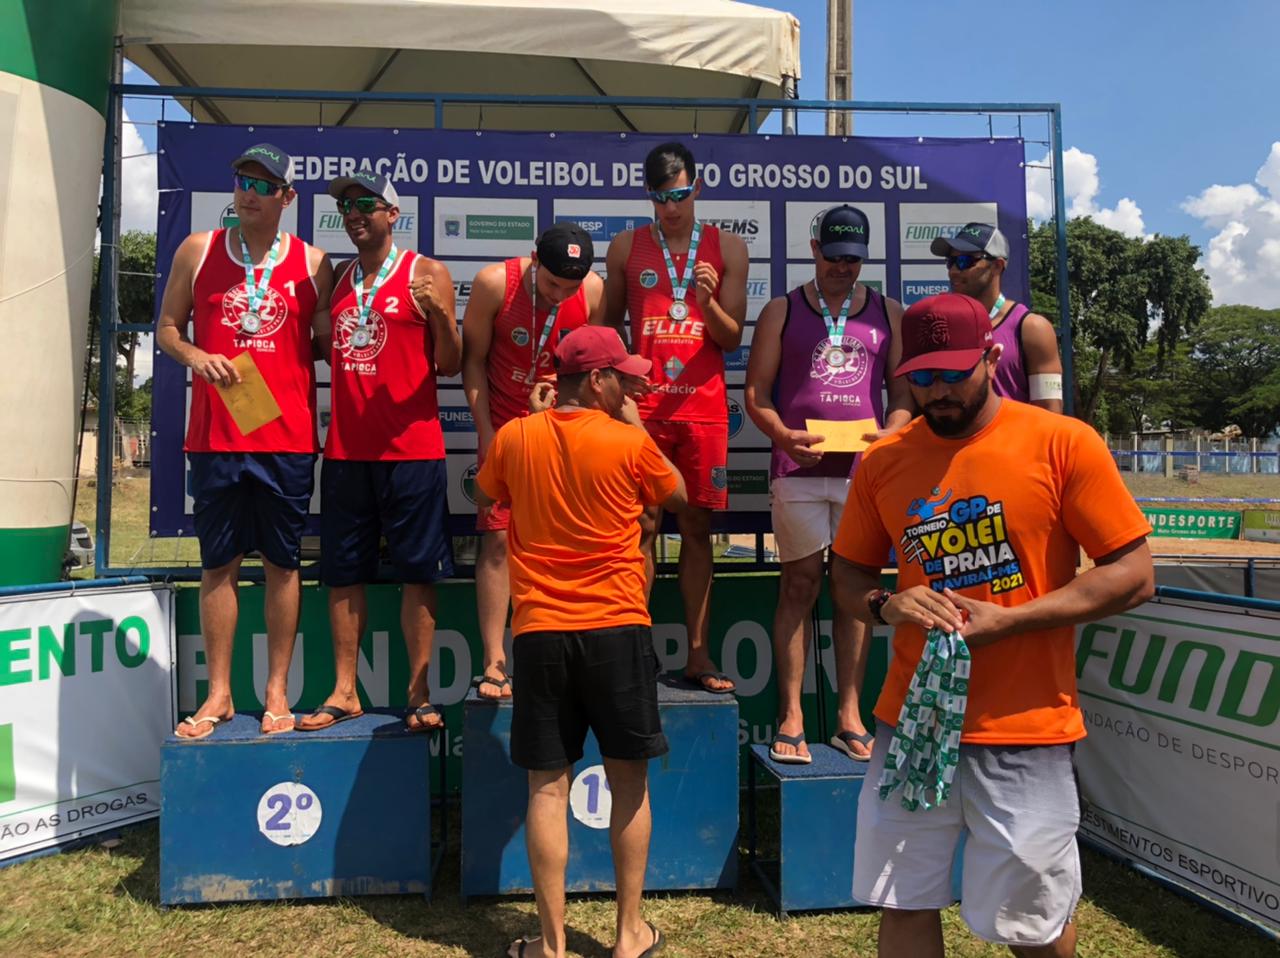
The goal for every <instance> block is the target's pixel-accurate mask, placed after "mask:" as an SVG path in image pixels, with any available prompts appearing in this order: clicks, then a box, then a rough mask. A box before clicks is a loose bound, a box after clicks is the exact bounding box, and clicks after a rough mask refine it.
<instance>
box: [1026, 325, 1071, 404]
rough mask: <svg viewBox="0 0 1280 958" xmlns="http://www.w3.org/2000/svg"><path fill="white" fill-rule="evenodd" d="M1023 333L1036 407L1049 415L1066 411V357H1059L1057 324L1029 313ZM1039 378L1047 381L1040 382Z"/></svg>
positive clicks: (1033, 399)
mask: <svg viewBox="0 0 1280 958" xmlns="http://www.w3.org/2000/svg"><path fill="white" fill-rule="evenodd" d="M1019 333H1020V334H1021V336H1022V356H1023V361H1024V362H1025V363H1026V367H1027V383H1028V386H1029V388H1030V392H1031V402H1032V404H1033V405H1036V406H1039V407H1040V408H1042V409H1047V410H1049V412H1058V413H1060V412H1062V387H1063V382H1062V357H1060V356H1059V355H1058V335H1057V333H1055V332H1054V331H1053V324H1052V323H1050V322H1049V320H1047V319H1046V318H1045V317H1043V316H1041V315H1040V314H1039V313H1028V314H1027V315H1026V316H1024V317H1023V318H1022V328H1021V330H1019ZM1036 376H1043V377H1045V378H1044V379H1041V380H1039V381H1037V380H1036V379H1035V377H1036ZM1037 397H1040V398H1037Z"/></svg>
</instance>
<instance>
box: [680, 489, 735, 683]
mask: <svg viewBox="0 0 1280 958" xmlns="http://www.w3.org/2000/svg"><path fill="white" fill-rule="evenodd" d="M676 525H677V526H678V527H679V528H680V566H679V570H680V595H681V597H682V598H683V599H684V623H685V629H686V631H687V632H688V636H689V661H688V662H687V663H686V665H685V667H684V674H685V676H686V677H688V678H694V677H695V676H697V675H698V673H700V672H714V671H716V666H715V663H714V662H712V661H711V652H710V648H709V635H710V632H711V572H712V559H711V510H710V509H703V508H700V507H698V506H690V507H689V508H687V509H685V510H684V511H683V512H680V513H677V514H676ZM701 681H702V685H703V686H704V687H705V688H708V689H711V690H712V691H719V690H724V689H732V688H733V682H731V681H729V680H727V679H712V678H708V679H704V680H701Z"/></svg>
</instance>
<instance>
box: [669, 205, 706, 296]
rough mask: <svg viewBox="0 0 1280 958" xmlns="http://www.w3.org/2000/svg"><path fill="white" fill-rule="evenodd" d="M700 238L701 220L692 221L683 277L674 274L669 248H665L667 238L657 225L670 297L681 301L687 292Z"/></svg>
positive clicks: (674, 268)
mask: <svg viewBox="0 0 1280 958" xmlns="http://www.w3.org/2000/svg"><path fill="white" fill-rule="evenodd" d="M701 240H702V221H701V220H694V221H693V235H692V236H690V237H689V260H688V262H686V263H685V264H684V278H683V279H681V278H678V277H677V276H676V264H675V261H674V260H672V259H671V250H669V249H668V248H667V238H666V237H665V236H663V235H662V227H661V226H659V227H658V245H659V246H661V247H662V259H663V260H664V261H665V262H666V264H667V276H668V277H670V279H671V298H672V299H674V300H675V301H676V302H677V303H683V302H684V298H685V297H686V296H687V295H688V294H689V283H690V281H691V280H692V279H693V267H694V264H695V263H697V261H698V243H699V242H700V241H701Z"/></svg>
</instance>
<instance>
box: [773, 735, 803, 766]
mask: <svg viewBox="0 0 1280 958" xmlns="http://www.w3.org/2000/svg"><path fill="white" fill-rule="evenodd" d="M779 742H782V743H783V744H784V745H790V746H791V747H792V748H794V749H795V750H796V751H795V753H794V754H792V755H784V754H783V753H782V752H779V751H777V750H776V749H775V748H774V747H773V745H777V744H778V743H779ZM803 744H804V735H803V734H801V735H784V734H783V733H782V732H779V733H778V734H777V735H775V736H774V737H773V745H770V746H769V758H771V759H772V760H773V761H775V762H777V763H779V764H780V765H808V764H809V763H811V762H812V761H813V756H812V755H801V754H800V746H801V745H803Z"/></svg>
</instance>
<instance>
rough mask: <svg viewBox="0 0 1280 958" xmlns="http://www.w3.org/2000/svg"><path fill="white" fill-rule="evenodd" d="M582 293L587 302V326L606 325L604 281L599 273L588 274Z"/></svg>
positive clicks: (584, 280) (583, 281) (583, 283)
mask: <svg viewBox="0 0 1280 958" xmlns="http://www.w3.org/2000/svg"><path fill="white" fill-rule="evenodd" d="M582 292H583V295H584V296H585V297H586V300H587V325H588V326H603V325H604V324H605V313H606V310H605V295H604V280H602V279H601V278H600V274H599V273H587V275H586V276H585V277H584V278H583V280H582Z"/></svg>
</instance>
